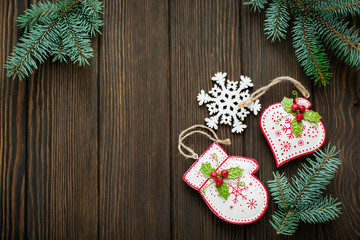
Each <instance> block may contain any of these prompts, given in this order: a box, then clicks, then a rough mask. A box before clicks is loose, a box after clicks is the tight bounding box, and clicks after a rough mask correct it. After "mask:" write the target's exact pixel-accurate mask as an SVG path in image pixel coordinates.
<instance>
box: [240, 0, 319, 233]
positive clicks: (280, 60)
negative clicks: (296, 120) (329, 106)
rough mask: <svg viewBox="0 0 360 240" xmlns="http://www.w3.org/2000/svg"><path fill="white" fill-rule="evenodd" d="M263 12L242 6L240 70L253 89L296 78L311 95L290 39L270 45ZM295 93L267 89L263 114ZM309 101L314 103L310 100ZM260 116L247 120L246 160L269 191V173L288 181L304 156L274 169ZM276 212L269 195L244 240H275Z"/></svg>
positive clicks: (288, 88) (309, 228) (282, 87)
mask: <svg viewBox="0 0 360 240" xmlns="http://www.w3.org/2000/svg"><path fill="white" fill-rule="evenodd" d="M263 23H264V13H263V12H262V13H259V12H256V13H254V12H253V11H252V10H250V7H249V6H245V5H242V6H241V35H242V55H241V57H242V69H243V73H244V74H247V75H249V76H250V77H251V78H252V79H253V82H254V85H255V86H254V89H258V88H260V87H262V86H265V85H267V84H268V83H269V82H270V80H272V79H274V78H276V77H279V76H283V75H287V76H291V77H293V78H295V79H298V80H299V81H300V82H301V83H302V84H303V85H304V86H305V87H306V88H307V89H308V90H309V91H310V92H311V90H312V88H313V82H312V80H310V79H308V78H307V77H306V76H305V74H304V72H303V70H302V69H301V67H300V64H299V63H297V61H296V57H295V53H294V48H293V47H292V45H291V40H290V39H291V35H290V34H288V38H289V40H286V41H281V43H279V42H276V43H271V41H270V40H267V39H266V36H265V35H264V25H263ZM293 90H297V89H296V88H295V87H294V85H292V84H291V83H281V84H279V85H277V86H274V87H273V88H272V89H270V90H269V91H268V92H267V93H266V94H265V95H263V96H262V97H261V99H260V102H261V104H262V111H261V112H263V110H264V109H265V108H266V107H267V106H269V105H271V104H274V103H277V102H280V101H281V100H282V99H283V97H284V96H287V97H292V91H293ZM309 100H310V101H314V100H313V98H311V97H310V99H309ZM259 122H260V115H259V116H256V117H250V118H248V119H247V124H248V128H247V129H246V131H245V133H244V137H245V139H244V142H245V144H246V146H245V154H246V157H250V158H253V159H256V160H257V162H258V163H259V170H258V173H257V174H255V175H256V176H257V177H258V178H259V179H260V181H262V182H263V183H264V184H265V186H266V188H268V185H267V181H268V180H271V179H273V175H272V172H274V171H277V170H278V171H280V172H281V173H282V172H285V173H286V175H287V177H289V178H291V177H292V176H293V175H294V174H295V173H296V172H297V168H298V167H300V163H301V162H304V161H305V157H302V158H299V159H297V160H293V161H291V162H288V163H286V164H285V165H283V166H281V167H279V168H277V167H276V164H275V159H274V157H273V154H272V152H271V150H270V147H269V145H268V143H267V141H266V139H265V137H264V136H263V134H262V132H261V128H260V124H259ZM276 209H277V206H276V205H275V204H274V202H273V199H272V197H271V196H270V195H269V206H268V209H267V211H266V213H265V214H264V216H263V217H262V218H261V219H260V220H258V221H257V222H255V223H253V224H251V225H249V226H247V228H246V236H247V239H277V238H278V236H277V234H276V231H275V230H274V229H273V228H272V226H271V225H270V223H269V220H270V219H271V214H273V213H274V211H275V210H276ZM314 236H316V228H315V226H314V225H310V224H306V225H305V224H300V226H299V228H298V230H297V231H296V233H295V234H294V236H293V237H286V236H282V238H284V239H287V238H288V239H292V238H295V239H313V238H314Z"/></svg>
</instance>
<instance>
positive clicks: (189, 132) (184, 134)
mask: <svg viewBox="0 0 360 240" xmlns="http://www.w3.org/2000/svg"><path fill="white" fill-rule="evenodd" d="M197 129H205V130H207V131H209V132H210V134H211V135H212V136H211V135H210V134H209V133H207V132H205V131H202V130H197ZM195 133H199V134H202V135H205V136H207V137H208V138H210V139H211V140H212V141H214V142H216V143H219V144H225V145H230V144H231V141H230V139H228V138H227V139H224V140H221V139H219V137H218V136H217V135H216V133H215V132H214V131H213V130H212V129H211V128H208V127H206V126H204V125H194V126H191V127H189V128H188V129H185V130H184V131H182V132H181V133H180V135H179V144H178V149H179V151H180V153H181V154H182V155H183V156H184V157H187V158H193V159H198V158H199V155H198V154H196V153H195V152H194V150H193V149H191V148H190V147H188V146H186V145H185V144H184V142H183V141H184V140H185V139H186V138H187V137H189V136H190V135H193V134H195ZM183 150H185V151H183ZM186 152H187V153H186Z"/></svg>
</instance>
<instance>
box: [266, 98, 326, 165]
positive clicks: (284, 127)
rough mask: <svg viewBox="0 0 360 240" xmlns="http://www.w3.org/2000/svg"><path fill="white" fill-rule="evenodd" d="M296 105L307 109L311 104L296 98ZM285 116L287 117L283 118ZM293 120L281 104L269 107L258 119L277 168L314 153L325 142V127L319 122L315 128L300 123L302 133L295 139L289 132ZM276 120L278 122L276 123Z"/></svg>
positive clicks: (306, 123)
mask: <svg viewBox="0 0 360 240" xmlns="http://www.w3.org/2000/svg"><path fill="white" fill-rule="evenodd" d="M297 103H298V104H300V105H303V106H305V107H306V108H307V109H308V108H310V107H311V102H310V101H309V100H307V99H306V98H300V97H299V98H297ZM287 115H289V116H288V117H285V116H287ZM279 119H280V120H279ZM293 119H294V116H293V115H291V114H289V113H288V112H286V110H285V109H284V108H283V106H282V104H281V103H275V104H273V105H270V106H269V107H268V108H266V109H265V111H264V112H263V113H262V115H261V118H260V126H261V130H262V132H263V134H264V135H265V137H266V140H267V141H268V143H269V145H270V148H271V150H272V152H273V154H274V157H275V161H276V166H278V167H279V166H281V165H283V164H284V163H286V162H288V161H290V160H293V159H295V158H298V157H300V156H303V155H306V154H309V153H313V152H315V151H316V150H317V149H319V148H321V146H322V145H323V144H324V142H325V137H326V133H325V127H324V124H323V123H322V122H321V121H319V122H318V123H317V124H318V126H317V128H315V127H314V126H312V125H311V124H310V123H309V122H308V121H305V120H304V121H302V122H303V125H304V127H303V130H302V133H301V134H300V135H299V136H298V137H296V136H295V135H294V134H293V133H292V130H291V121H292V120H293ZM276 120H279V121H278V123H277V122H276Z"/></svg>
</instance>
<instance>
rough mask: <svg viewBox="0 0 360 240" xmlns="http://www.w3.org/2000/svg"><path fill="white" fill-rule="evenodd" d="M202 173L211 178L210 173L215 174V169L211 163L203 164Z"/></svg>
mask: <svg viewBox="0 0 360 240" xmlns="http://www.w3.org/2000/svg"><path fill="white" fill-rule="evenodd" d="M200 171H201V172H202V174H204V176H205V177H207V178H209V177H210V173H212V172H214V171H215V169H214V168H212V167H211V164H210V163H202V164H201V168H200Z"/></svg>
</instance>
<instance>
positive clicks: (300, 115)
mask: <svg viewBox="0 0 360 240" xmlns="http://www.w3.org/2000/svg"><path fill="white" fill-rule="evenodd" d="M303 119H304V115H303V114H302V113H298V114H296V120H297V121H298V122H301V121H302V120H303Z"/></svg>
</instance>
